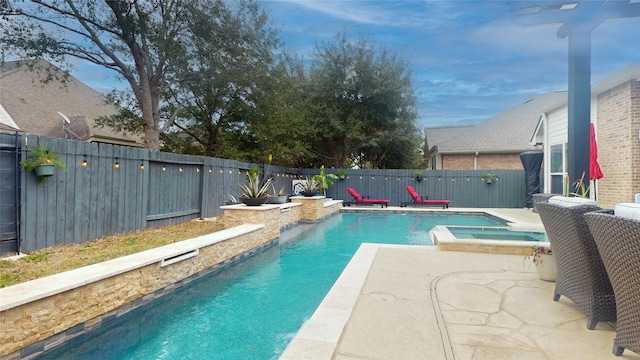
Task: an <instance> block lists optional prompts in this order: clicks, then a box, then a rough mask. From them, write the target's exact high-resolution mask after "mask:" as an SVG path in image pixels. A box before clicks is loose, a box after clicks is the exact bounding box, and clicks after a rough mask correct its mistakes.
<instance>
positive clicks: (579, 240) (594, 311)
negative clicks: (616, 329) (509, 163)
mask: <svg viewBox="0 0 640 360" xmlns="http://www.w3.org/2000/svg"><path fill="white" fill-rule="evenodd" d="M536 206H537V207H538V214H539V215H540V218H541V219H542V224H543V225H544V228H545V230H546V232H547V237H548V238H549V242H550V244H551V250H552V251H553V254H554V255H555V258H556V272H557V276H556V286H555V290H554V294H553V300H554V301H558V300H560V296H562V295H564V296H566V297H567V298H569V299H570V300H571V301H572V302H573V303H574V304H575V305H576V306H577V307H578V308H579V309H580V311H582V312H583V313H584V314H585V315H586V317H587V328H588V329H589V330H593V329H595V327H596V325H597V324H598V322H602V321H616V301H615V296H614V294H613V287H612V286H611V282H610V281H609V277H608V276H607V272H606V270H605V267H604V264H603V262H602V259H601V258H600V254H599V253H598V248H597V247H596V243H595V241H594V240H593V236H592V235H591V232H590V231H589V228H588V226H587V223H586V222H585V219H584V215H583V214H584V213H587V212H590V211H596V210H600V209H601V208H600V207H599V206H597V205H578V206H572V207H564V206H561V205H556V204H552V203H540V204H537V205H536Z"/></svg>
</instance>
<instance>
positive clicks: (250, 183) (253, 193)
mask: <svg viewBox="0 0 640 360" xmlns="http://www.w3.org/2000/svg"><path fill="white" fill-rule="evenodd" d="M270 187H271V179H267V180H266V181H265V182H264V183H261V181H260V178H259V177H258V175H257V174H248V175H247V182H246V184H240V190H242V195H241V196H240V202H241V203H243V204H246V205H247V206H259V205H262V204H264V203H266V202H267V200H268V199H269V188H270Z"/></svg>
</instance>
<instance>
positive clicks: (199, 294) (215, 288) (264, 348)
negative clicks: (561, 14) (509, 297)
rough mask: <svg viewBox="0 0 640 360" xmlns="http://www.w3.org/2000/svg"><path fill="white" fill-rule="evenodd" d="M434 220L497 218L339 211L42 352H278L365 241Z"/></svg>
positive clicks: (395, 236)
mask: <svg viewBox="0 0 640 360" xmlns="http://www.w3.org/2000/svg"><path fill="white" fill-rule="evenodd" d="M436 224H447V225H477V226H500V225H504V223H503V222H501V221H499V220H497V219H495V218H493V217H487V216H481V215H477V214H464V215H461V214H456V215H452V214H434V213H430V214H424V213H423V214H415V213H411V214H364V213H344V214H338V215H335V216H332V217H331V218H329V219H328V220H326V221H325V222H323V223H322V224H320V225H300V226H297V227H295V228H293V229H291V230H288V231H286V232H284V233H283V234H282V236H281V238H280V242H281V243H280V245H278V246H276V247H273V248H271V249H269V250H267V251H266V252H264V253H261V254H259V255H257V256H255V257H253V258H251V259H248V260H246V261H244V262H243V263H240V264H237V265H235V266H233V267H231V268H229V269H227V270H225V271H223V272H221V273H220V274H218V275H216V276H207V277H203V278H201V279H199V280H196V281H194V282H192V283H190V284H189V285H188V286H185V287H182V288H179V289H177V290H176V291H174V292H173V293H171V294H170V295H167V296H165V297H162V298H161V299H160V300H158V301H156V302H154V303H153V304H152V305H149V306H143V307H140V308H138V309H135V310H133V311H130V312H129V313H127V314H125V315H123V316H121V317H119V318H113V319H111V320H110V321H105V322H104V324H103V325H102V326H101V327H100V328H98V329H97V330H95V331H92V332H88V333H86V334H83V335H81V336H79V337H77V338H75V339H74V340H72V341H70V342H68V343H66V344H64V345H63V346H61V347H59V348H57V349H55V350H53V351H51V352H48V353H46V354H44V355H43V356H42V357H41V358H42V359H96V358H100V359H105V358H108V359H178V358H180V359H196V358H207V359H270V358H271V359H274V358H278V356H279V355H280V354H281V353H282V351H284V349H285V347H286V346H287V344H288V342H289V341H290V340H291V338H292V337H293V336H294V335H295V333H296V331H297V330H298V329H299V328H300V326H301V325H302V323H303V322H304V321H305V320H306V319H308V318H309V317H310V316H311V314H312V313H313V311H314V310H315V308H316V307H317V306H318V305H319V304H320V302H321V301H322V299H323V297H324V296H325V294H326V293H327V291H328V290H329V289H330V288H331V286H332V284H333V283H334V282H335V280H336V279H337V278H338V276H339V275H340V273H341V272H342V269H343V268H344V267H345V266H346V264H347V263H348V262H349V260H350V259H351V257H352V256H353V254H354V253H355V251H356V250H357V248H358V247H359V246H360V244H361V243H363V242H372V243H390V244H416V245H428V244H432V242H431V238H430V237H429V230H430V229H431V228H433V227H434V226H435V225H436Z"/></svg>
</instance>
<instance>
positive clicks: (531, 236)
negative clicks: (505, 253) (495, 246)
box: [447, 226, 549, 242]
mask: <svg viewBox="0 0 640 360" xmlns="http://www.w3.org/2000/svg"><path fill="white" fill-rule="evenodd" d="M447 229H449V231H450V232H451V234H453V236H455V237H456V238H458V239H491V240H516V241H538V242H540V241H549V239H548V238H547V234H546V233H544V232H542V231H517V230H511V229H509V228H508V227H506V226H447Z"/></svg>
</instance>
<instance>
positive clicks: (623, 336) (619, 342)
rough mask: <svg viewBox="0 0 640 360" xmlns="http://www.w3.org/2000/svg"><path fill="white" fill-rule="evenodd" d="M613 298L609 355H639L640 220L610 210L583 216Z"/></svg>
mask: <svg viewBox="0 0 640 360" xmlns="http://www.w3.org/2000/svg"><path fill="white" fill-rule="evenodd" d="M585 218H586V221H587V224H588V225H589V229H590V230H591V233H592V234H593V237H594V239H595V242H596V245H597V246H598V250H599V251H600V255H601V256H602V260H603V261H604V266H605V268H606V269H607V273H608V274H609V278H610V279H611V284H612V285H613V291H614V293H615V295H616V302H617V304H616V305H617V308H618V321H617V323H616V338H615V339H614V341H613V353H614V354H615V355H616V356H620V355H622V353H623V352H624V349H629V350H631V351H633V352H635V353H639V354H640V260H639V259H640V221H638V220H632V219H628V218H623V217H619V216H615V215H613V212H612V211H611V210H605V211H599V212H592V213H589V214H586V215H585Z"/></svg>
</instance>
